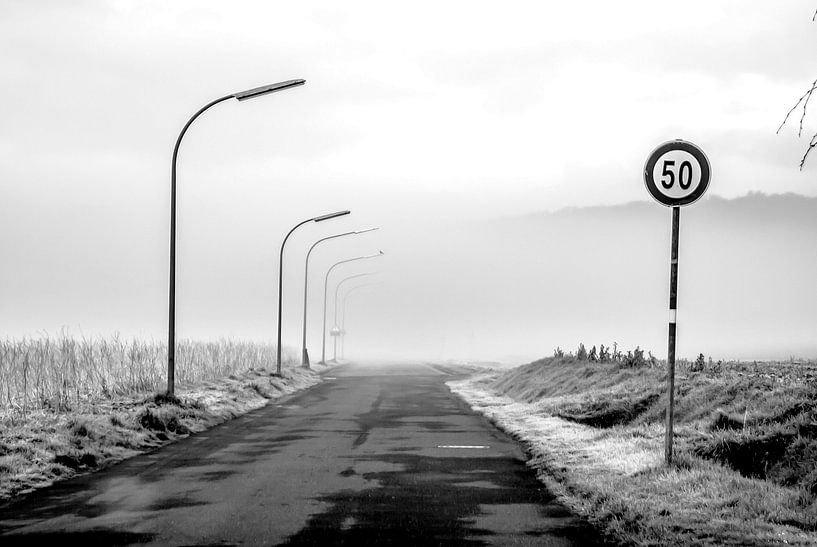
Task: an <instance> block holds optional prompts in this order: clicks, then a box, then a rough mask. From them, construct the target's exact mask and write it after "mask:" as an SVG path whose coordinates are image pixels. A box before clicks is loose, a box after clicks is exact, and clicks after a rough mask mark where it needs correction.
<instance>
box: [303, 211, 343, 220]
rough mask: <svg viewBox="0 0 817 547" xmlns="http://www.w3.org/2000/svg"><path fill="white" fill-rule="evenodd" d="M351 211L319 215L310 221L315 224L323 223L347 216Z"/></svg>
mask: <svg viewBox="0 0 817 547" xmlns="http://www.w3.org/2000/svg"><path fill="white" fill-rule="evenodd" d="M349 213H351V211H337V212H335V213H329V214H328V215H321V216H319V217H315V218H313V219H312V220H314V221H315V222H323V221H324V220H329V219H330V218H337V217H342V216H343V215H348V214H349Z"/></svg>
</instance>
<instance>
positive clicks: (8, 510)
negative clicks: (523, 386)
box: [0, 365, 601, 546]
mask: <svg viewBox="0 0 817 547" xmlns="http://www.w3.org/2000/svg"><path fill="white" fill-rule="evenodd" d="M325 374H326V381H325V382H324V383H322V384H320V385H318V386H315V387H313V388H311V389H308V390H306V391H304V392H302V393H300V394H295V395H293V396H290V397H289V398H287V399H282V400H279V401H277V402H276V403H272V404H270V405H269V406H267V407H265V408H262V409H259V410H256V411H253V412H251V413H249V414H247V415H245V416H243V417H241V418H238V419H235V420H232V421H230V422H227V423H225V424H222V425H220V426H218V427H215V428H213V429H211V430H209V431H205V432H203V433H200V434H197V435H193V436H191V437H189V438H187V439H183V440H180V441H178V442H176V443H173V444H171V445H168V446H166V447H164V448H162V449H160V450H157V451H156V452H153V453H150V454H146V455H142V456H138V457H135V458H132V459H130V460H127V461H125V462H122V463H120V464H118V465H115V466H112V467H110V468H108V469H106V470H103V471H100V472H98V473H94V474H90V475H86V476H83V477H77V478H74V479H71V480H67V481H64V482H62V483H58V484H57V485H55V486H52V487H50V488H46V489H43V490H40V491H38V492H36V493H34V494H31V495H29V496H27V497H24V498H23V499H21V500H19V501H17V502H14V503H11V504H6V505H3V506H0V545H3V546H10V545H18V544H39V545H46V544H50V543H52V542H53V543H56V542H57V541H59V542H60V543H63V542H69V543H71V544H77V545H86V546H87V545H126V544H133V543H147V544H156V545H321V546H324V545H353V546H359V545H423V546H425V545H592V544H599V543H600V542H601V540H600V539H599V538H598V536H596V535H595V533H594V532H593V531H592V530H591V529H590V528H589V527H588V526H586V525H585V524H583V523H582V521H580V520H579V519H577V518H576V517H575V516H573V515H572V514H571V513H570V511H568V510H567V509H566V508H565V507H564V506H562V505H560V504H558V503H556V502H555V501H554V499H553V496H552V495H551V494H550V493H548V492H547V491H546V490H545V489H544V487H543V486H542V485H541V484H540V483H539V482H538V481H537V480H536V478H535V476H534V474H533V473H532V472H531V471H530V470H529V469H528V468H526V466H525V464H524V460H525V458H524V455H523V453H522V452H521V450H520V449H519V447H518V446H517V445H516V443H515V442H514V441H513V440H511V439H509V438H508V437H506V436H505V435H504V434H502V433H501V432H499V431H498V430H497V429H495V428H494V427H493V426H491V424H489V423H488V422H487V421H486V420H485V419H484V418H483V417H482V416H480V415H478V414H475V413H474V412H472V411H471V410H470V409H469V408H468V406H467V405H466V404H465V403H463V402H462V401H461V400H460V399H459V398H458V397H456V396H455V395H453V394H451V393H450V392H449V391H448V389H447V388H446V387H445V381H447V380H449V379H451V377H450V376H447V375H445V374H443V373H441V372H439V371H438V370H436V369H434V368H433V367H429V366H425V365H411V366H409V365H404V366H390V367H386V366H382V367H374V366H362V365H355V366H351V365H347V366H344V367H338V368H336V369H334V370H330V371H328V372H327V373H325Z"/></svg>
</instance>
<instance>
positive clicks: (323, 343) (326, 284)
mask: <svg viewBox="0 0 817 547" xmlns="http://www.w3.org/2000/svg"><path fill="white" fill-rule="evenodd" d="M383 254H384V253H383V251H378V252H377V253H376V254H373V255H365V256H357V257H355V258H347V259H346V260H341V261H340V262H335V263H334V264H332V265H331V266H330V267H329V269H328V270H327V271H326V277H325V278H324V280H323V330H322V331H321V334H322V340H321V363H322V364H326V294H327V292H328V289H329V274H331V273H332V270H334V269H335V268H336V267H338V266H340V265H341V264H346V263H347V262H354V261H355V260H364V259H367V258H377V257H378V256H383Z"/></svg>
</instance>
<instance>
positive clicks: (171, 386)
mask: <svg viewBox="0 0 817 547" xmlns="http://www.w3.org/2000/svg"><path fill="white" fill-rule="evenodd" d="M305 83H306V81H305V80H287V81H285V82H278V83H277V84H270V85H265V86H261V87H256V88H253V89H248V90H246V91H239V92H238V93H232V94H230V95H226V96H224V97H221V98H220V99H216V100H215V101H213V102H211V103H208V104H206V105H204V107H202V108H201V109H200V110H199V111H198V112H196V113H195V114H193V117H191V118H190V119H189V120H187V123H186V124H184V127H183V128H182V131H181V133H179V137H178V138H177V139H176V146H174V147H173V161H172V164H171V170H170V299H169V300H170V305H169V311H168V329H167V394H168V395H173V392H174V391H175V384H176V160H177V158H178V156H179V146H180V145H181V143H182V137H184V134H185V133H187V129H188V128H189V127H190V124H192V123H193V121H194V120H195V119H196V118H198V117H199V116H200V115H201V114H202V113H203V112H204V111H205V110H207V109H208V108H210V107H211V106H214V105H217V104H218V103H220V102H223V101H226V100H227V99H237V100H239V101H244V100H247V99H252V98H253V97H260V96H262V95H267V94H269V93H274V92H276V91H283V90H284V89H289V88H291V87H297V86H299V85H303V84H305Z"/></svg>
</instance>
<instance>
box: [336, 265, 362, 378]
mask: <svg viewBox="0 0 817 547" xmlns="http://www.w3.org/2000/svg"><path fill="white" fill-rule="evenodd" d="M368 275H372V274H371V273H361V274H355V275H350V276H349V277H344V278H343V279H341V280H340V281H338V284H337V285H335V309H334V312H335V321H334V324H333V326H332V330H333V331H334V330H335V329H338V293H339V292H340V288H341V286H342V285H343V284H344V283H346V282H347V281H349V280H352V279H356V278H358V277H365V276H368ZM341 336H343V329H338V331H337V335H336V336H335V340H334V342H333V345H334V349H333V350H332V361H334V362H336V363H337V362H338V338H340V337H341Z"/></svg>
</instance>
